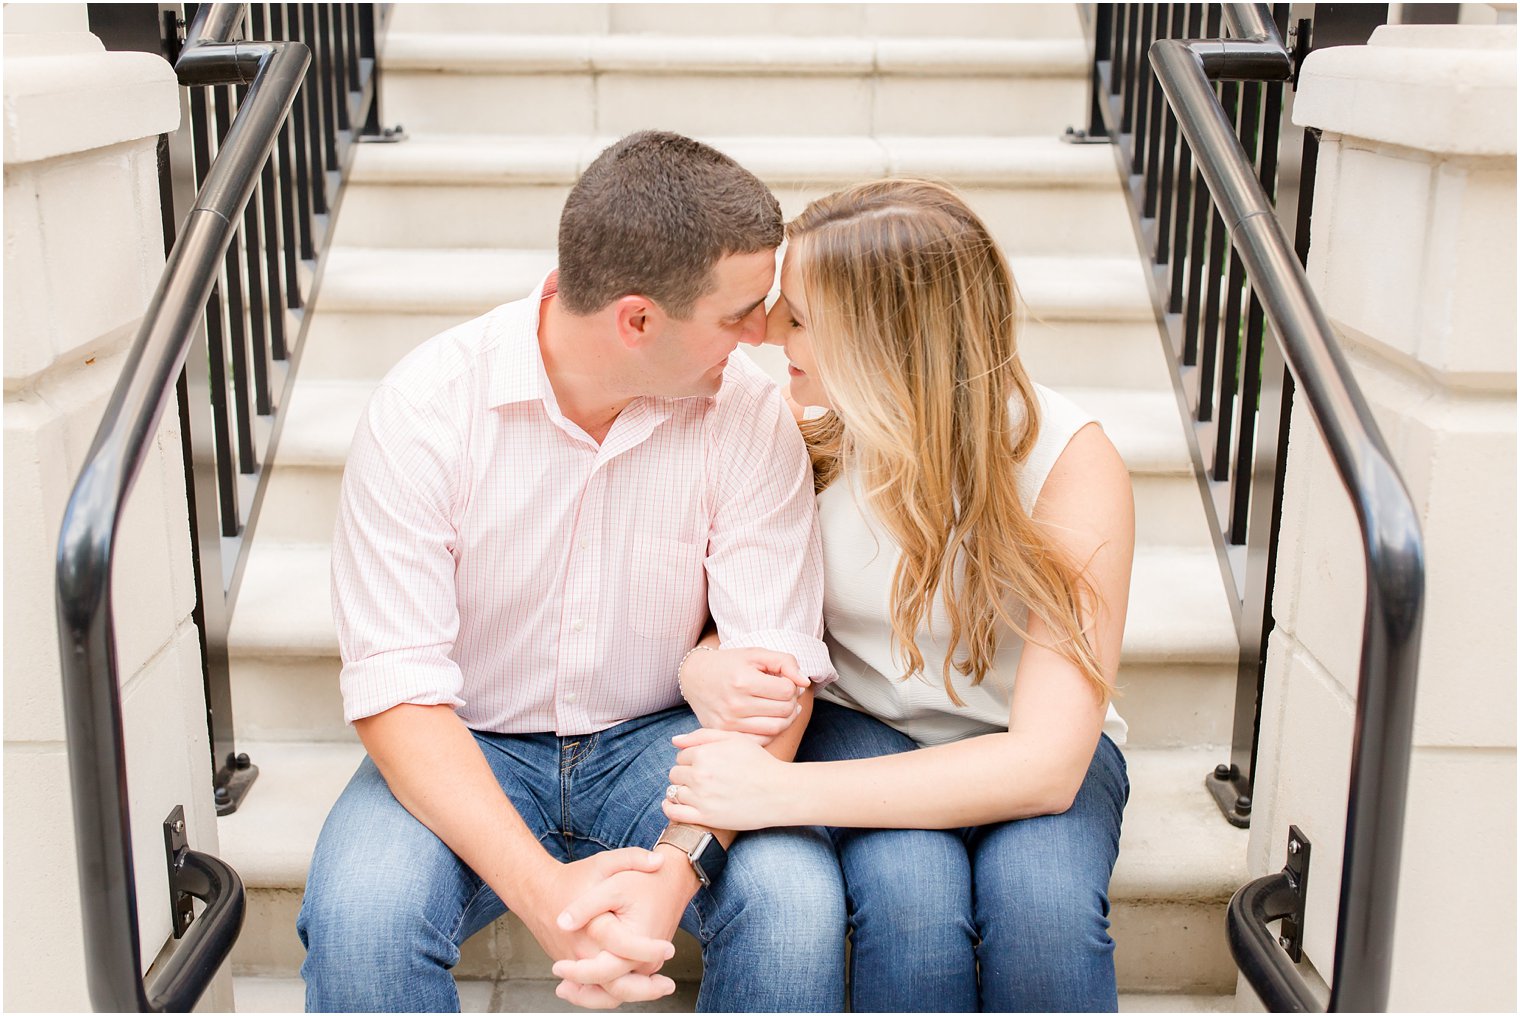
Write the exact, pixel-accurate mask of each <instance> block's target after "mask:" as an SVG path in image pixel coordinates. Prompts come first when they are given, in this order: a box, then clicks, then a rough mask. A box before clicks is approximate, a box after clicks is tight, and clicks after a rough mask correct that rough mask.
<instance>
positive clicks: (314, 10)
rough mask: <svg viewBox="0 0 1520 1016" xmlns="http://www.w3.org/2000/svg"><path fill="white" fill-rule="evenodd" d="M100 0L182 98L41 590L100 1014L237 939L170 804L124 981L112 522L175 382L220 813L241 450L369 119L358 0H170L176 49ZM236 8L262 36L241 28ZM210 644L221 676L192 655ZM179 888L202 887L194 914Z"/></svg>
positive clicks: (256, 448)
mask: <svg viewBox="0 0 1520 1016" xmlns="http://www.w3.org/2000/svg"><path fill="white" fill-rule="evenodd" d="M109 6H110V5H91V10H90V15H91V27H92V29H94V30H96V31H99V32H100V33H101V34H102V37H103V39H104V41H106V42H107V45H108V46H111V48H145V49H150V50H151V49H153V48H154V45H155V44H162V43H168V53H167V54H166V55H168V56H170V57H171V59H173V61H174V66H175V70H176V72H177V73H178V76H179V80H180V82H181V83H182V84H185V85H188V86H190V87H189V89H188V95H187V97H186V100H185V102H186V105H187V106H188V107H189V111H190V113H191V115H190V118H189V121H188V123H187V124H186V125H185V126H184V127H182V128H181V131H180V132H179V133H178V134H177V135H175V136H173V137H169V138H165V139H163V140H162V141H161V145H160V156H161V159H160V164H161V168H162V170H163V173H164V185H163V188H162V190H163V191H164V196H165V198H166V200H165V216H166V223H169V222H170V221H171V220H172V223H173V225H172V227H170V226H167V225H166V241H167V239H168V237H170V236H172V237H173V240H172V249H171V250H170V252H169V257H168V263H167V264H166V266H165V268H164V273H163V276H162V278H161V279H160V281H159V284H158V287H157V289H156V290H155V292H154V294H153V297H152V299H151V301H150V302H149V305H148V308H147V310H146V311H145V313H144V315H143V319H142V323H141V325H140V327H139V329H138V332H137V335H136V337H135V339H134V341H133V343H132V346H131V349H130V350H129V352H128V354H127V357H126V360H125V364H124V366H123V369H122V374H121V377H120V380H119V381H118V383H117V385H116V388H115V390H114V392H113V393H112V396H111V400H110V402H109V403H108V405H107V407H106V410H105V414H104V417H103V419H102V421H101V423H100V427H99V429H98V430H97V432H96V435H95V440H94V443H93V444H92V445H91V447H90V450H89V453H88V454H87V456H86V458H85V461H84V464H83V466H82V468H81V470H80V474H79V478H78V480H77V482H76V484H75V487H74V490H73V493H72V495H71V496H70V498H69V501H68V505H67V507H66V508H65V511H64V517H63V525H62V531H61V533H60V536H59V541H58V560H57V607H58V621H59V640H60V651H61V656H62V671H63V675H62V676H63V692H64V712H65V729H66V735H67V743H68V756H69V771H70V778H71V785H72V790H73V806H74V823H75V839H76V844H77V848H78V865H79V882H80V899H81V905H82V907H83V911H84V920H83V928H84V935H85V941H84V946H85V966H86V971H87V976H88V979H89V990H90V998H91V1001H92V1003H93V1004H94V1006H95V1007H96V1008H97V1009H98V1010H100V1011H106V1012H111V1011H188V1010H189V1009H190V1008H191V1007H192V1006H193V1005H194V1004H195V1003H196V1001H197V1000H198V999H199V998H200V996H201V995H202V993H203V992H204V991H205V988H206V986H207V985H208V984H209V983H210V980H211V978H212V977H213V976H214V975H215V974H216V972H217V970H218V969H219V968H220V967H221V965H222V963H223V962H224V961H225V959H226V957H227V955H228V954H229V953H230V951H231V948H232V944H233V942H234V941H235V940H236V937H237V934H238V931H239V929H240V928H241V926H242V921H243V912H244V893H243V886H242V882H241V880H240V879H239V878H238V876H237V873H236V872H235V871H233V870H232V869H231V868H230V867H229V866H227V865H226V864H225V863H224V862H222V861H220V860H219V859H217V858H215V857H212V856H210V855H207V854H203V853H199V852H197V851H194V850H191V849H189V848H188V844H186V843H185V842H184V832H185V829H184V821H183V818H175V816H171V819H172V820H173V821H167V822H166V823H165V838H166V845H170V844H171V842H172V845H171V848H170V851H169V856H168V858H167V862H168V866H169V871H170V888H171V896H172V897H173V899H172V900H171V905H172V906H173V907H174V909H175V913H176V923H175V927H174V934H175V937H176V938H179V937H181V936H183V937H184V940H183V941H182V942H181V943H180V945H179V946H178V948H177V949H176V950H175V951H174V953H173V955H172V956H171V957H170V958H169V959H168V961H167V962H166V963H165V964H164V967H163V970H162V971H161V972H160V973H159V974H158V975H157V977H156V978H155V980H154V982H153V984H152V987H151V988H148V987H145V985H144V983H143V978H142V976H141V974H140V972H139V966H138V957H139V955H140V947H141V942H140V934H139V929H138V921H137V913H138V905H137V904H138V901H137V899H136V891H135V886H136V883H135V881H134V875H133V859H132V839H131V823H130V820H129V809H128V783H127V770H126V757H125V748H124V741H123V734H122V712H121V692H120V675H118V673H117V664H116V639H115V621H114V617H113V609H112V590H111V578H112V565H113V559H114V554H115V549H116V537H117V530H118V526H119V524H120V520H121V517H122V514H123V511H124V507H125V504H126V500H127V498H128V496H129V495H130V493H131V491H132V487H133V485H134V483H135V481H136V478H137V474H138V472H139V470H140V469H141V466H142V463H143V459H144V456H145V454H146V450H147V448H148V446H149V444H150V442H151V441H152V440H153V437H154V434H155V433H156V432H157V429H158V425H159V422H160V420H161V419H162V416H163V413H164V411H165V409H166V407H168V406H169V405H170V404H171V400H173V399H175V397H176V395H177V397H178V401H179V408H180V410H181V413H182V422H183V424H184V426H185V433H186V445H187V449H186V451H187V455H186V460H187V461H186V471H187V486H188V487H189V490H190V494H191V496H190V497H189V499H188V500H189V506H190V511H191V516H192V538H193V539H194V538H195V537H196V536H197V535H198V536H199V539H198V541H197V543H198V545H197V547H196V553H195V555H194V556H195V559H196V566H197V578H198V580H199V582H200V586H201V598H200V604H199V605H198V607H197V617H196V620H197V622H198V623H199V625H200V628H201V633H202V638H203V645H204V646H205V647H206V648H207V653H208V656H209V657H212V658H213V659H212V660H211V661H210V663H208V669H207V683H208V706H209V712H210V716H209V723H210V725H211V739H212V744H213V752H214V755H215V759H220V762H217V761H216V760H215V759H214V760H213V768H214V769H215V771H216V777H215V778H216V787H217V789H218V791H219V793H218V802H217V803H218V805H219V808H218V810H219V811H222V810H226V809H225V808H223V807H221V806H222V805H223V803H224V801H223V799H224V798H226V797H227V796H228V794H227V791H228V788H229V787H230V786H231V785H232V784H234V783H235V782H237V780H238V779H239V777H238V776H237V775H236V774H238V773H241V774H243V775H242V776H241V782H242V783H243V785H245V786H246V782H247V780H248V778H250V777H251V775H252V772H251V771H250V770H251V768H252V767H251V766H248V765H246V764H244V765H241V766H240V765H239V764H238V756H237V755H236V753H235V751H233V749H232V747H231V745H232V732H231V714H230V706H229V707H228V708H223V703H230V696H229V695H228V692H227V683H226V682H227V674H226V655H225V650H226V625H225V619H226V617H227V614H228V611H229V609H230V604H231V601H232V599H233V597H235V595H236V585H237V579H238V577H239V574H240V571H241V564H240V561H241V558H242V554H243V553H244V551H245V548H244V547H243V546H241V545H240V538H244V537H246V535H247V533H248V530H249V529H250V528H251V527H252V525H253V523H254V519H255V517H256V515H257V509H258V502H259V497H260V494H261V492H262V483H263V477H262V476H261V475H260V469H259V467H260V465H261V464H266V465H267V463H268V460H269V457H270V456H271V455H272V454H273V449H274V446H275V443H276V441H277V440H278V433H279V426H280V421H279V418H278V417H277V416H276V415H275V414H276V413H277V412H278V409H279V407H280V406H281V405H283V403H284V399H285V395H286V394H287V392H288V385H289V382H290V381H291V380H292V377H291V367H292V366H293V363H294V361H295V359H296V357H297V356H299V352H300V348H301V343H302V338H303V335H304V331H305V324H306V322H305V318H304V315H303V314H301V313H300V308H301V306H302V303H303V294H305V295H306V296H309V295H310V293H311V290H312V286H313V284H314V283H313V282H312V281H311V280H310V278H309V277H310V276H313V275H319V274H320V268H321V265H320V262H318V263H316V264H313V263H312V259H313V258H314V257H316V256H317V255H318V254H319V252H320V250H321V248H322V244H323V240H324V236H325V233H326V231H327V224H328V222H329V221H330V213H331V212H332V210H333V209H334V208H335V204H336V193H335V192H336V187H337V185H338V183H339V182H340V176H341V175H340V173H339V169H340V167H341V166H342V165H343V164H344V160H345V156H346V152H347V145H348V144H349V143H350V142H351V136H352V135H353V134H354V133H356V132H357V130H358V127H357V126H356V125H359V124H365V123H368V125H369V126H370V127H371V128H374V127H375V125H376V118H375V117H374V116H373V113H372V112H371V113H369V114H366V110H367V109H369V110H372V108H373V103H372V102H371V101H370V100H371V99H372V97H373V94H374V86H373V82H372V79H371V70H372V67H373V57H374V32H373V28H374V16H373V8H366V9H363V10H361V9H356V8H353V7H351V6H347V5H345V6H338V5H322V6H321V7H312V6H308V5H293V4H292V5H253V6H252V7H251V8H250V7H248V6H247V5H242V4H214V5H201V6H200V7H198V8H195V7H187V8H186V9H185V14H186V15H187V16H188V17H189V19H190V24H189V26H188V28H187V30H186V33H185V38H184V41H183V43H182V44H181V43H180V42H179V40H178V38H177V31H178V28H180V27H182V26H183V24H184V22H183V20H182V19H181V18H180V17H179V16H178V12H177V10H175V9H174V8H172V7H170V8H168V9H164V8H160V7H159V6H158V5H135V4H134V5H122V7H123V8H130V10H118V12H117V13H116V14H115V15H112V14H111V13H110V12H109V11H106V10H102V8H107V7H109ZM127 16H137V17H141V16H146V17H147V18H148V19H150V20H151V22H152V28H151V29H146V30H145V29H144V28H143V26H141V25H139V26H137V28H136V29H134V30H132V31H123V32H120V33H113V32H112V31H111V30H110V24H109V22H110V21H111V19H112V18H113V17H127ZM97 18H99V19H101V21H100V22H99V23H97ZM245 23H246V24H247V25H248V31H249V32H251V33H252V34H253V35H263V36H265V38H264V39H261V40H258V41H248V40H247V39H246V38H241V37H240V36H242V35H243V26H244V24H245ZM160 26H164V27H165V28H166V29H167V31H164V32H160V31H159V30H158V29H159V27H160ZM113 42H114V45H113ZM208 90H209V95H208ZM192 136H193V138H194V148H195V152H194V157H193V158H191V159H179V160H178V161H176V159H175V157H174V147H175V139H188V138H190V137H192ZM180 194H184V195H186V196H185V197H184V199H183V200H182V201H181V200H179V198H178V195H180ZM181 217H182V221H180V220H181ZM303 262H304V264H303ZM229 393H230V394H229ZM256 417H257V418H262V423H260V424H258V425H256V424H255V418H256ZM261 431H262V433H261ZM208 470H209V471H210V481H209V482H207V471H208ZM197 527H199V532H198V533H197V532H196V531H195V530H196V529H197ZM208 532H209V533H210V534H212V536H211V539H209V540H208V539H207V538H206V534H207V533H208ZM218 653H219V654H220V661H219V665H220V674H218V673H216V672H215V667H213V666H212V665H210V664H214V663H216V662H217V661H216V660H215V659H214V657H215V656H216V655H217V654H218ZM218 681H219V682H220V684H219V686H216V684H215V683H216V682H218ZM176 811H178V809H176ZM171 827H172V829H171ZM187 896H189V897H196V898H199V899H202V900H204V901H205V902H206V904H207V906H206V909H205V911H204V913H203V914H202V915H201V916H200V918H199V919H195V920H194V921H193V923H192V921H191V919H190V914H191V911H190V904H189V901H188V900H187V899H185V898H184V897H187Z"/></svg>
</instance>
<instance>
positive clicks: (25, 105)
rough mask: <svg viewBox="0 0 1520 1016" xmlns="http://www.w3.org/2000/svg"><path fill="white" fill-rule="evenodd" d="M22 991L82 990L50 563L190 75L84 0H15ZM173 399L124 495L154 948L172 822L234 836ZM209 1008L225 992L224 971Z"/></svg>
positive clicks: (9, 706) (203, 836) (144, 253)
mask: <svg viewBox="0 0 1520 1016" xmlns="http://www.w3.org/2000/svg"><path fill="white" fill-rule="evenodd" d="M4 40H5V98H4V103H5V123H4V131H5V333H4V334H5V347H4V354H5V585H6V591H7V593H9V595H8V596H6V597H5V874H6V878H5V988H4V994H5V999H4V1001H5V1008H6V1009H8V1010H49V1011H53V1010H62V1011H71V1010H72V1011H81V1010H87V1009H88V1008H89V999H88V995H87V993H86V986H85V972H84V957H83V937H82V930H81V923H80V912H79V883H78V875H77V870H76V860H75V850H74V823H73V813H72V805H71V803H70V802H71V797H70V788H69V774H68V765H67V759H66V756H65V752H64V730H63V703H62V695H61V691H60V687H61V685H60V679H59V663H58V661H59V647H58V630H57V622H56V619H55V606H54V602H55V601H54V559H55V555H56V547H57V541H58V530H59V525H60V521H61V518H62V514H63V507H64V504H65V502H66V500H67V498H68V495H69V493H70V490H71V489H72V487H73V483H74V479H75V477H76V475H77V473H78V470H79V468H80V465H81V463H82V460H83V457H84V454H85V452H86V450H87V449H88V447H89V444H90V442H91V440H92V439H93V437H94V433H95V429H96V427H97V425H98V423H99V420H100V417H101V414H102V412H103V410H104V408H105V404H106V401H107V399H108V398H109V396H110V393H111V390H112V388H113V386H114V385H115V383H116V379H117V376H118V373H119V371H120V369H121V364H122V359H123V355H124V353H125V351H126V349H127V346H128V344H129V343H130V341H131V339H132V337H133V334H134V331H135V329H136V326H137V324H138V321H139V319H140V317H141V315H142V313H143V309H144V307H145V306H146V305H147V302H148V299H149V297H150V295H151V294H152V292H153V289H154V287H155V286H156V285H157V282H158V278H159V275H160V273H161V272H162V270H163V265H164V252H163V228H162V225H161V219H160V213H159V193H158V166H157V156H156V145H157V138H158V135H159V134H161V133H163V132H165V131H172V130H174V129H175V128H176V126H177V125H178V122H179V89H178V85H177V83H176V81H175V76H174V71H173V69H172V68H171V67H169V65H168V64H167V63H165V62H164V61H163V60H162V59H160V58H158V57H155V56H151V55H149V54H144V53H106V52H105V51H104V50H103V48H102V46H101V44H100V40H98V39H97V38H95V37H94V36H93V35H91V34H90V33H89V31H88V26H87V19H86V12H85V5H84V4H47V5H38V6H30V5H21V4H7V5H6V8H5V36H4ZM181 463H182V459H181V453H180V436H179V424H178V419H177V413H176V411H175V409H174V408H173V405H172V402H171V406H170V409H169V411H168V414H167V415H166V417H165V420H164V423H163V425H162V427H161V428H160V430H159V432H158V434H157V436H156V438H155V440H154V442H153V445H152V447H151V450H150V453H149V456H148V460H147V462H146V464H145V465H144V467H143V470H142V472H141V475H140V476H139V478H138V481H137V485H136V488H135V490H134V493H133V495H132V498H131V500H130V501H129V502H128V508H127V512H126V517H125V520H124V528H123V534H122V537H121V542H120V549H119V550H118V552H117V557H116V567H115V575H114V584H115V594H114V595H115V609H116V626H117V627H116V630H117V640H118V647H117V648H118V664H119V667H120V677H121V682H122V694H123V700H124V709H125V713H126V726H127V761H128V769H129V778H130V784H131V809H132V832H133V842H134V866H135V875H136V883H137V891H138V909H139V927H140V930H141V933H142V956H141V963H142V966H143V969H144V970H146V969H147V968H148V967H149V965H150V964H152V963H153V961H154V960H155V958H157V957H158V956H159V955H160V952H161V951H162V950H163V949H164V947H165V942H166V941H168V940H169V939H170V910H169V896H168V876H167V873H166V868H165V860H164V845H163V834H162V829H161V825H162V822H163V820H164V819H165V817H166V816H167V815H168V813H169V811H170V809H171V808H172V807H173V806H174V805H175V804H183V805H184V806H185V811H186V817H187V819H188V823H189V833H190V842H191V845H192V846H194V847H196V848H197V849H201V850H208V851H212V852H215V850H216V843H217V839H216V815H215V809H214V807H213V805H212V798H211V785H210V784H211V769H210V748H209V746H208V742H207V733H206V705H205V693H204V691H203V684H202V677H201V666H200V651H199V643H198V636H197V633H196V629H195V625H194V623H193V622H192V620H191V610H192V608H193V607H194V605H195V584H194V574H193V570H192V565H191V559H190V542H189V522H188V514H187V509H186V503H185V494H184V471H183V466H182V464H181ZM206 1001H207V1004H212V1005H216V1006H217V1007H218V1008H228V1007H230V1004H231V994H230V985H229V984H228V978H227V977H226V976H224V977H223V978H221V979H220V983H219V985H218V986H217V988H216V989H215V990H214V991H213V992H212V993H209V994H208V996H207V998H206Z"/></svg>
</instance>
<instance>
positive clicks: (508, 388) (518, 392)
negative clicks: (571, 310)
mask: <svg viewBox="0 0 1520 1016" xmlns="http://www.w3.org/2000/svg"><path fill="white" fill-rule="evenodd" d="M557 271H558V269H552V270H550V271H549V273H548V274H546V275H545V276H544V277H543V278H542V279H540V280H539V283H538V285H537V286H535V287H534V288H533V292H532V293H530V294H528V296H526V297H525V298H523V299H521V300H517V301H515V302H513V303H509V304H507V305H506V306H504V307H502V308H501V309H500V311H499V314H500V317H499V318H498V321H497V328H498V329H499V333H498V340H497V343H496V352H495V356H494V357H492V361H493V362H492V373H493V377H492V378H491V406H490V408H492V409H495V408H497V407H498V406H505V405H510V404H512V403H514V402H531V401H532V400H534V399H538V400H540V401H543V402H546V403H548V404H550V405H554V406H556V407H557V404H558V400H556V399H555V398H554V388H553V386H551V385H550V384H549V374H548V372H547V371H546V370H545V369H544V354H543V351H542V350H540V349H539V348H538V322H539V314H540V312H541V311H542V310H543V299H544V286H545V285H546V284H547V283H548V282H549V279H550V278H552V277H553V276H554V274H555V272H557Z"/></svg>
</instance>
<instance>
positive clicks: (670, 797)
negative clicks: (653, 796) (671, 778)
mask: <svg viewBox="0 0 1520 1016" xmlns="http://www.w3.org/2000/svg"><path fill="white" fill-rule="evenodd" d="M680 794H681V788H680V787H679V786H677V785H676V784H674V783H672V784H671V785H670V786H668V787H666V788H665V800H667V801H671V802H673V803H675V804H680V803H681V798H680Z"/></svg>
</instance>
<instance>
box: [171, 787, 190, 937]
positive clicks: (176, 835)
mask: <svg viewBox="0 0 1520 1016" xmlns="http://www.w3.org/2000/svg"><path fill="white" fill-rule="evenodd" d="M189 849H190V838H189V836H187V835H186V831H185V806H184V805H182V804H176V805H175V806H174V810H173V811H171V812H169V817H168V818H166V819H164V854H165V855H166V860H167V861H168V864H169V921H170V924H171V925H172V927H173V928H174V937H175V938H183V937H184V934H185V932H186V931H188V930H189V928H190V925H191V923H192V922H194V921H195V897H193V896H191V895H190V893H189V892H187V891H186V890H185V889H184V887H183V883H184V875H183V872H184V863H185V854H186V853H187V852H188V851H189Z"/></svg>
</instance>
